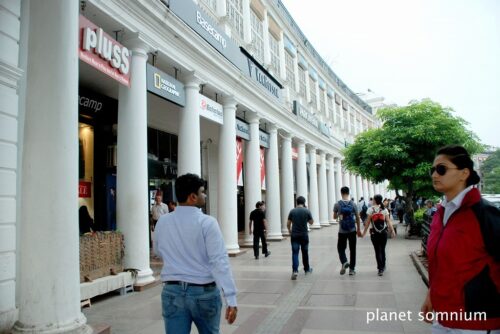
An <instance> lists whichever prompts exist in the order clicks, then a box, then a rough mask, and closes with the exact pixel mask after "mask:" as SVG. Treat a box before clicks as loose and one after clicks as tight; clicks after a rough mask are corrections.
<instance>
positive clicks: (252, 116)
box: [245, 112, 260, 124]
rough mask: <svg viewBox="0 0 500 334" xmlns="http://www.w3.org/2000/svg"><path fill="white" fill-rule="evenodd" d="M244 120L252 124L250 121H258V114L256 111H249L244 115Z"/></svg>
mask: <svg viewBox="0 0 500 334" xmlns="http://www.w3.org/2000/svg"><path fill="white" fill-rule="evenodd" d="M245 118H246V120H247V121H248V123H249V124H252V123H257V124H258V123H259V120H260V118H259V115H258V114H257V113H256V112H249V113H247V115H246V117H245Z"/></svg>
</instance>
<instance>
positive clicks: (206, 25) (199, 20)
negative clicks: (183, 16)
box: [196, 11, 227, 49]
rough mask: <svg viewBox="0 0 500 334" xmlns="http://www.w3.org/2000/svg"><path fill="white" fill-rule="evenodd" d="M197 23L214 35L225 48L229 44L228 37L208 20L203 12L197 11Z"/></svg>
mask: <svg viewBox="0 0 500 334" xmlns="http://www.w3.org/2000/svg"><path fill="white" fill-rule="evenodd" d="M196 23H198V24H199V25H200V26H201V27H202V28H203V29H205V30H206V32H208V33H209V34H210V36H212V37H213V38H214V39H215V40H216V41H217V43H219V44H220V45H222V47H223V48H224V49H225V48H226V46H227V42H226V39H225V38H224V37H223V36H222V35H221V34H220V33H219V32H218V31H217V30H216V29H215V28H214V27H213V26H212V25H211V24H210V23H208V21H207V20H206V19H205V18H204V17H203V16H201V13H200V12H199V11H196Z"/></svg>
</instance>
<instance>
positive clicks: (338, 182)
mask: <svg viewBox="0 0 500 334" xmlns="http://www.w3.org/2000/svg"><path fill="white" fill-rule="evenodd" d="M342 176H343V174H342V160H340V158H335V198H340V197H338V196H340V188H342V187H343V186H344V183H343V181H342ZM332 210H333V208H332Z"/></svg>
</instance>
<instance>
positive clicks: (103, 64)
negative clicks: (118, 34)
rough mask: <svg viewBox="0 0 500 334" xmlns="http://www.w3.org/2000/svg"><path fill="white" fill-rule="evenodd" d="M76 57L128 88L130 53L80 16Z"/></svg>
mask: <svg viewBox="0 0 500 334" xmlns="http://www.w3.org/2000/svg"><path fill="white" fill-rule="evenodd" d="M79 25H80V28H79V36H80V43H79V50H78V57H79V58H80V60H82V61H84V62H86V63H87V64H89V65H90V66H92V67H94V68H95V69H97V70H99V71H101V72H102V73H104V74H106V75H108V76H110V77H111V78H113V79H115V80H116V81H118V82H119V83H121V84H122V85H125V86H128V87H130V62H131V60H132V58H131V55H130V51H129V49H127V48H126V47H124V46H123V45H121V44H120V43H118V42H117V41H115V40H114V39H113V38H111V36H109V35H108V34H106V33H105V32H104V31H103V30H102V28H100V27H98V26H96V25H95V24H94V23H92V22H90V21H89V20H87V19H86V18H85V17H84V16H82V15H80V20H79Z"/></svg>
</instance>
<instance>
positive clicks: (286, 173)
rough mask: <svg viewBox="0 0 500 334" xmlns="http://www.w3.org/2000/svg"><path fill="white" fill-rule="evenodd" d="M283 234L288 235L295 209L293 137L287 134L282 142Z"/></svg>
mask: <svg viewBox="0 0 500 334" xmlns="http://www.w3.org/2000/svg"><path fill="white" fill-rule="evenodd" d="M280 186H281V234H282V235H288V229H287V227H286V223H287V220H288V213H290V210H292V209H293V207H294V203H293V163H292V136H291V135H290V134H289V133H285V134H283V136H282V141H281V182H280Z"/></svg>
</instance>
